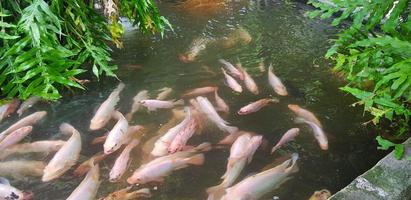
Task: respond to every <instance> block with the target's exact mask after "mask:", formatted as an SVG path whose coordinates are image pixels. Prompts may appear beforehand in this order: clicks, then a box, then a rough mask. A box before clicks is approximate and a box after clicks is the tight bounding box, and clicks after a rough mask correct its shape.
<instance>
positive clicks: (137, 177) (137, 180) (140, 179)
mask: <svg viewBox="0 0 411 200" xmlns="http://www.w3.org/2000/svg"><path fill="white" fill-rule="evenodd" d="M147 182H148V181H147V178H146V177H145V176H144V175H142V174H140V172H139V171H136V172H134V174H133V175H132V176H131V177H129V178H128V179H127V183H128V184H145V183H147Z"/></svg>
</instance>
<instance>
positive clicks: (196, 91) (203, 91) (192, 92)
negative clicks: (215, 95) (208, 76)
mask: <svg viewBox="0 0 411 200" xmlns="http://www.w3.org/2000/svg"><path fill="white" fill-rule="evenodd" d="M217 89H218V88H217V87H213V86H206V87H200V88H194V89H191V90H188V91H186V92H184V94H183V95H182V97H184V98H185V97H196V96H200V95H206V94H208V93H212V92H214V91H216V90H217Z"/></svg>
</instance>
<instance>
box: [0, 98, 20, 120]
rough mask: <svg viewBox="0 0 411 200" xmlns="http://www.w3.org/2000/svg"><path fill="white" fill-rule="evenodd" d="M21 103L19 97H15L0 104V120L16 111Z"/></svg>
mask: <svg viewBox="0 0 411 200" xmlns="http://www.w3.org/2000/svg"><path fill="white" fill-rule="evenodd" d="M19 104H20V101H19V100H18V99H13V100H11V101H10V102H7V103H5V104H3V105H0V122H1V121H2V120H3V119H5V118H6V117H9V116H10V115H11V114H12V113H14V111H16V109H17V107H18V106H19Z"/></svg>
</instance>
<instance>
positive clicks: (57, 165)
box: [42, 123, 81, 182]
mask: <svg viewBox="0 0 411 200" xmlns="http://www.w3.org/2000/svg"><path fill="white" fill-rule="evenodd" d="M60 131H61V132H62V133H63V134H70V133H71V134H72V135H71V137H70V139H68V140H67V142H65V144H64V145H63V146H62V147H61V148H60V149H59V150H58V151H57V153H56V154H55V155H54V157H53V158H52V159H51V160H50V162H49V163H48V164H47V166H46V167H45V168H44V174H43V178H42V180H43V182H48V181H51V180H53V179H56V178H58V177H60V176H61V175H63V174H64V173H65V172H66V171H67V170H69V169H70V168H71V167H72V166H73V165H75V164H76V162H77V160H78V159H79V157H80V151H81V136H80V133H79V132H78V131H77V130H76V129H75V128H74V127H73V126H71V125H70V124H67V123H63V124H61V125H60Z"/></svg>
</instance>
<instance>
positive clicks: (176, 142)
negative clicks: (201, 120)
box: [168, 117, 199, 153]
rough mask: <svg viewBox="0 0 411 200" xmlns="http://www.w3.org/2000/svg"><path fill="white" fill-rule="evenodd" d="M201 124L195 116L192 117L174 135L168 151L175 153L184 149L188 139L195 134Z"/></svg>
mask: <svg viewBox="0 0 411 200" xmlns="http://www.w3.org/2000/svg"><path fill="white" fill-rule="evenodd" d="M198 127H199V125H198V122H197V120H196V118H195V117H192V118H191V119H190V121H189V122H188V123H187V125H186V126H185V127H184V128H182V129H181V131H180V132H179V133H178V134H177V135H176V137H174V139H173V141H172V142H171V144H170V146H169V147H168V153H175V152H177V151H181V150H183V148H184V147H185V145H186V144H187V141H188V140H189V139H190V138H191V137H192V136H193V135H194V133H195V132H196V131H197V129H198Z"/></svg>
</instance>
